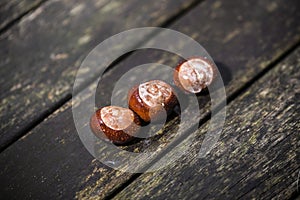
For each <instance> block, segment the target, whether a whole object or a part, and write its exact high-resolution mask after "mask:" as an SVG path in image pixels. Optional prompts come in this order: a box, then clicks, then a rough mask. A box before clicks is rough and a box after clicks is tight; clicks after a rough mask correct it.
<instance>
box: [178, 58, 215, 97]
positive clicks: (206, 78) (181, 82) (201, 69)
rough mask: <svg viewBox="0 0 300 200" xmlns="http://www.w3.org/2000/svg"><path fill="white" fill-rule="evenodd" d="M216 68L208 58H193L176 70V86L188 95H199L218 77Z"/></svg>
mask: <svg viewBox="0 0 300 200" xmlns="http://www.w3.org/2000/svg"><path fill="white" fill-rule="evenodd" d="M216 72H217V71H216V67H215V65H214V64H213V63H212V62H211V61H209V60H208V59H207V58H202V57H197V58H191V59H188V60H187V61H185V62H183V63H181V64H179V65H178V66H177V67H176V68H175V72H174V82H175V85H176V86H177V87H179V88H181V89H183V90H184V91H186V92H188V93H199V92H201V90H202V89H205V88H206V87H207V86H209V85H210V84H211V83H212V81H213V80H214V78H215V77H216V74H217V73H216Z"/></svg>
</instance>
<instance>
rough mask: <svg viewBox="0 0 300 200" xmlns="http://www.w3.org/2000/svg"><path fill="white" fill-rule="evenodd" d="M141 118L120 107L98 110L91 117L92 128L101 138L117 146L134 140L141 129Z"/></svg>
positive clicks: (107, 107)
mask: <svg viewBox="0 0 300 200" xmlns="http://www.w3.org/2000/svg"><path fill="white" fill-rule="evenodd" d="M140 124H141V123H140V119H139V117H138V116H137V115H136V114H135V113H134V112H133V111H132V110H130V109H128V108H122V107H118V106H106V107H103V108H100V109H98V110H97V111H96V112H95V113H94V114H93V115H92V117H91V120H90V127H91V130H92V131H93V133H94V134H95V135H96V136H97V137H99V138H101V139H106V138H105V136H104V135H103V134H105V135H106V137H107V138H108V139H109V140H110V141H112V142H113V143H115V144H124V143H126V142H129V141H130V140H132V139H133V138H134V137H133V136H134V135H136V134H137V132H138V130H139V127H140Z"/></svg>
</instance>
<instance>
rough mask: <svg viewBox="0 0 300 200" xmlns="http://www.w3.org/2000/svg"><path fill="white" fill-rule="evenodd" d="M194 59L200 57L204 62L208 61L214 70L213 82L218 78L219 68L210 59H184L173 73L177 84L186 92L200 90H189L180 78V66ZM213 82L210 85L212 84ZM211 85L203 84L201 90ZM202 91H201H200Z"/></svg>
mask: <svg viewBox="0 0 300 200" xmlns="http://www.w3.org/2000/svg"><path fill="white" fill-rule="evenodd" d="M193 59H200V60H202V61H203V62H205V63H207V64H208V65H209V66H210V67H211V69H212V72H213V77H212V81H211V83H212V82H213V81H214V80H215V79H216V76H217V68H216V66H215V65H214V64H213V63H212V62H211V61H210V60H208V59H207V58H204V57H192V58H189V59H187V60H184V61H182V62H180V63H179V64H178V65H177V67H176V68H175V71H174V75H173V80H174V83H175V85H176V86H177V87H178V88H180V89H181V90H183V91H184V92H186V93H199V92H193V91H190V90H187V89H186V88H185V87H184V86H183V85H182V83H181V81H180V79H179V71H180V68H181V66H182V65H184V64H185V63H186V62H188V61H190V60H193ZM211 83H210V84H209V85H211ZM209 85H201V86H199V87H201V90H203V89H207V87H208V86H209ZM200 92H201V91H200Z"/></svg>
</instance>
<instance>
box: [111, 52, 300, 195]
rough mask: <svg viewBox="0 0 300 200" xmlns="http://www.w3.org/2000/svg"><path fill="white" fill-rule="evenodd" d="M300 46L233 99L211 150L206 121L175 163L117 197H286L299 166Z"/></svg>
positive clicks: (293, 190)
mask: <svg viewBox="0 0 300 200" xmlns="http://www.w3.org/2000/svg"><path fill="white" fill-rule="evenodd" d="M299 58H300V49H299V48H298V49H297V50H296V51H295V52H294V53H293V54H292V55H290V56H289V57H288V58H287V59H285V60H284V62H282V63H279V64H278V65H277V66H276V67H275V68H274V69H272V70H271V71H269V72H268V73H267V74H266V75H265V76H264V77H263V78H262V79H260V80H258V81H257V82H256V83H255V84H254V85H253V86H251V87H250V88H249V89H248V90H246V91H245V92H244V93H243V94H242V95H241V96H240V97H238V98H237V99H236V100H234V101H232V102H231V103H230V105H229V107H228V115H227V120H226V121H227V122H226V124H225V126H224V129H223V133H222V136H221V138H220V139H219V141H218V143H217V144H216V145H215V148H214V150H213V151H212V152H211V153H210V154H209V155H207V156H206V157H204V158H199V157H198V152H199V149H200V146H201V143H202V141H203V137H204V136H205V133H206V132H207V128H208V124H206V125H205V128H201V129H200V130H199V131H198V132H197V136H196V138H193V136H189V138H187V140H193V141H194V144H193V146H192V147H190V150H189V153H188V154H186V155H184V156H182V158H181V159H180V160H178V161H176V163H174V165H173V166H168V167H167V168H165V169H164V170H161V171H158V172H154V173H148V174H143V175H141V176H140V177H139V178H138V179H137V180H136V181H134V182H133V183H132V184H130V185H129V186H128V187H126V188H125V189H124V190H123V191H122V192H121V193H119V194H118V195H117V196H116V197H115V199H128V198H130V199H148V198H150V199H174V198H176V199H240V198H241V199H254V198H255V199H271V198H274V199H289V198H290V197H291V195H292V194H293V193H295V192H297V190H298V188H297V186H296V182H297V179H298V174H299V170H300V159H299V155H300V135H299V130H300V123H299V121H300V104H299V95H300V87H299V84H300V80H299V77H300V72H299V70H298V69H299V66H300V60H299Z"/></svg>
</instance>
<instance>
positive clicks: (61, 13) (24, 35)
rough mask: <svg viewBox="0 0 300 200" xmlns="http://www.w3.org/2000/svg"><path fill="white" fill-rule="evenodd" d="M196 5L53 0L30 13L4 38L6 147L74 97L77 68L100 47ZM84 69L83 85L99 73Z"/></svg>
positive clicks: (1, 116) (0, 116) (1, 141)
mask: <svg viewBox="0 0 300 200" xmlns="http://www.w3.org/2000/svg"><path fill="white" fill-rule="evenodd" d="M193 3H195V1H194V0H188V1H183V0H176V1H171V0H167V1H163V2H155V3H151V4H149V3H148V1H137V0H129V1H126V2H124V1H121V0H115V1H108V0H89V1H84V2H82V1H79V0H76V1H72V2H71V1H69V0H64V1H49V2H46V3H45V4H44V5H42V6H41V7H39V8H38V9H37V10H35V11H34V12H32V13H31V14H30V15H28V16H26V17H24V18H23V19H22V20H21V22H20V23H18V24H17V25H16V26H14V27H13V28H12V29H10V30H8V31H7V32H5V34H3V35H1V36H0V46H1V50H0V65H1V69H0V74H1V77H2V78H1V80H0V84H1V88H0V99H1V100H0V102H1V107H0V111H1V112H0V121H1V128H0V130H1V137H0V150H3V149H4V148H5V147H6V146H8V145H9V144H10V143H12V142H13V141H15V140H16V139H18V138H19V137H20V136H21V135H24V134H25V133H26V132H28V130H30V129H31V128H32V127H34V126H35V125H36V124H37V123H39V122H41V121H42V120H43V119H44V118H45V117H46V116H47V115H49V114H50V113H52V112H53V111H54V110H56V109H57V108H59V107H60V106H61V104H62V103H64V102H66V101H67V99H70V97H71V94H72V86H73V82H74V78H75V74H76V72H77V69H78V67H79V65H80V63H81V62H82V60H83V58H84V57H85V56H86V55H87V54H88V53H89V51H90V50H91V49H92V48H94V46H96V45H98V44H99V43H100V42H102V41H103V40H105V39H106V38H108V37H110V36H112V35H114V34H116V33H119V32H120V31H124V30H126V29H130V28H135V27H142V26H159V25H162V24H164V23H165V22H166V21H168V20H169V19H170V18H172V16H175V15H177V14H178V13H179V12H181V11H182V10H184V9H186V8H188V7H189V6H190V5H191V4H193ZM161 13H163V15H162V14H161ZM136 42H137V43H138V42H140V41H136ZM82 73H85V74H87V76H86V79H85V80H83V83H82V84H83V85H84V84H87V82H88V81H91V80H92V78H93V77H96V76H97V72H95V73H87V72H82ZM99 73H100V72H98V74H99Z"/></svg>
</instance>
